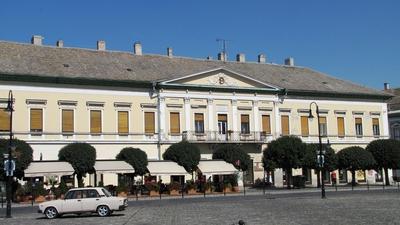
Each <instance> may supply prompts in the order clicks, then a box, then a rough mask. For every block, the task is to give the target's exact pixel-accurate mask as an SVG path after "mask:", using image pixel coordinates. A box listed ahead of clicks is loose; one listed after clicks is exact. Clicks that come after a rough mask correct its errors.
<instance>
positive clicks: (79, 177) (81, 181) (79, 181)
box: [76, 174, 83, 187]
mask: <svg viewBox="0 0 400 225" xmlns="http://www.w3.org/2000/svg"><path fill="white" fill-rule="evenodd" d="M76 179H77V180H78V187H83V180H82V174H76Z"/></svg>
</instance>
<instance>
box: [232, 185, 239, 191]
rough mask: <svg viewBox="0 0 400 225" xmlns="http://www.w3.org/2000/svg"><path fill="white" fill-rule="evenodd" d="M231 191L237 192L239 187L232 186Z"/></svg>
mask: <svg viewBox="0 0 400 225" xmlns="http://www.w3.org/2000/svg"><path fill="white" fill-rule="evenodd" d="M232 191H233V192H239V191H240V189H239V186H233V187H232Z"/></svg>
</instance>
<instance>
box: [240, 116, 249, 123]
mask: <svg viewBox="0 0 400 225" xmlns="http://www.w3.org/2000/svg"><path fill="white" fill-rule="evenodd" d="M240 121H241V123H249V115H240Z"/></svg>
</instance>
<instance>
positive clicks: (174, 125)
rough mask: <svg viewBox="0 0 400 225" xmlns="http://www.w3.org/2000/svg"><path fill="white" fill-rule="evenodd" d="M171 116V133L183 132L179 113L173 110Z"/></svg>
mask: <svg viewBox="0 0 400 225" xmlns="http://www.w3.org/2000/svg"><path fill="white" fill-rule="evenodd" d="M169 116H170V117H169V125H170V133H171V134H179V133H180V132H181V129H180V121H179V113H178V112H171V113H170V115H169Z"/></svg>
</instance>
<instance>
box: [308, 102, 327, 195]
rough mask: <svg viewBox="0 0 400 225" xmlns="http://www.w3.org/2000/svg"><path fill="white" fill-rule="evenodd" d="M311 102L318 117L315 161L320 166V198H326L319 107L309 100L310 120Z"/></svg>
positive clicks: (311, 115) (311, 117)
mask: <svg viewBox="0 0 400 225" xmlns="http://www.w3.org/2000/svg"><path fill="white" fill-rule="evenodd" d="M312 104H315V107H316V112H317V119H318V142H319V143H318V152H317V162H318V166H319V167H320V168H321V169H320V171H321V176H320V178H321V198H326V196H325V184H324V177H323V175H324V172H325V170H324V155H325V152H323V149H322V141H321V124H320V119H319V108H318V105H317V103H316V102H311V103H310V114H309V115H308V118H309V119H310V120H312V119H313V118H314V116H313V114H312V110H311V106H312Z"/></svg>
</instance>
